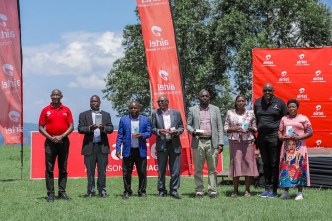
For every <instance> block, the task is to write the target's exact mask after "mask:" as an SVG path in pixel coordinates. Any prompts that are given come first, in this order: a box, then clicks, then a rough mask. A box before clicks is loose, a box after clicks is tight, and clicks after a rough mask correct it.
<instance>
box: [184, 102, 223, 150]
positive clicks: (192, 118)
mask: <svg viewBox="0 0 332 221" xmlns="http://www.w3.org/2000/svg"><path fill="white" fill-rule="evenodd" d="M209 110H210V117H211V133H212V134H211V135H212V146H213V148H215V149H217V148H218V145H219V144H222V145H223V144H224V133H223V125H222V122H221V114H220V109H219V107H217V106H214V105H212V104H209ZM199 111H200V107H199V105H197V106H194V107H191V108H189V113H188V117H187V130H188V132H189V133H190V134H193V132H194V130H195V129H199V122H200V120H199ZM191 147H192V148H198V139H197V137H195V136H193V138H192V141H191Z"/></svg>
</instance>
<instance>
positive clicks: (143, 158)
mask: <svg viewBox="0 0 332 221" xmlns="http://www.w3.org/2000/svg"><path fill="white" fill-rule="evenodd" d="M139 111H140V107H139V103H138V102H137V101H132V102H130V104H129V115H126V116H123V117H122V118H121V119H120V123H119V130H118V136H117V139H116V156H117V157H118V158H120V157H121V145H123V146H122V157H123V160H122V173H123V183H124V189H125V190H124V192H123V198H124V199H128V198H129V196H131V195H132V192H133V191H132V189H131V175H132V172H133V166H134V164H135V165H136V169H137V173H138V182H139V183H138V196H140V197H146V196H147V195H146V181H147V178H146V165H147V147H146V139H147V138H149V137H151V124H150V120H149V118H148V117H146V116H144V115H140V114H139Z"/></svg>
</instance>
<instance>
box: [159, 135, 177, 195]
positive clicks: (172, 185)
mask: <svg viewBox="0 0 332 221" xmlns="http://www.w3.org/2000/svg"><path fill="white" fill-rule="evenodd" d="M180 160H181V153H175V152H174V148H173V146H172V142H171V141H169V142H166V150H165V151H158V152H157V161H158V182H157V189H158V191H159V192H166V186H165V179H166V166H167V162H169V170H170V173H171V179H170V182H169V189H170V193H172V192H177V190H178V189H179V187H180Z"/></svg>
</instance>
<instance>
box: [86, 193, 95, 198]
mask: <svg viewBox="0 0 332 221" xmlns="http://www.w3.org/2000/svg"><path fill="white" fill-rule="evenodd" d="M94 196H95V193H88V195H87V196H86V197H88V198H92V197H94Z"/></svg>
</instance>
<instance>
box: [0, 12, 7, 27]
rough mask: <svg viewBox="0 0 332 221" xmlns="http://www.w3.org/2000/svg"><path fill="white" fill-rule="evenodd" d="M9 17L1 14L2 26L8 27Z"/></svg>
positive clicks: (0, 24) (0, 22) (0, 23)
mask: <svg viewBox="0 0 332 221" xmlns="http://www.w3.org/2000/svg"><path fill="white" fill-rule="evenodd" d="M7 20H8V19H7V16H6V15H4V14H0V26H3V27H6V26H7Z"/></svg>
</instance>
